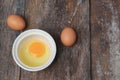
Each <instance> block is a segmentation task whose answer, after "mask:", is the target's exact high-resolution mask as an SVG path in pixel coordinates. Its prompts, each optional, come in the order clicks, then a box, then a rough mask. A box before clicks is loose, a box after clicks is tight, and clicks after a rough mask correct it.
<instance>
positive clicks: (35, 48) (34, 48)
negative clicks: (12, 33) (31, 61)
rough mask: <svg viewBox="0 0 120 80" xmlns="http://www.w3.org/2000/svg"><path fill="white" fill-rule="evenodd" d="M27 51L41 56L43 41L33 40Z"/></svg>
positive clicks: (43, 51)
mask: <svg viewBox="0 0 120 80" xmlns="http://www.w3.org/2000/svg"><path fill="white" fill-rule="evenodd" d="M29 52H30V54H31V55H32V56H34V57H41V56H43V55H44V53H45V44H44V43H43V42H33V43H32V44H31V45H30V47H29Z"/></svg>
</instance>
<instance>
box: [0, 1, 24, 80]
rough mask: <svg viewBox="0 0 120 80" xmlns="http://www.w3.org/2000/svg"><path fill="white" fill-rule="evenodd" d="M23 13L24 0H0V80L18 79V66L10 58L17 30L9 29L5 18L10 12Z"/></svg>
mask: <svg viewBox="0 0 120 80" xmlns="http://www.w3.org/2000/svg"><path fill="white" fill-rule="evenodd" d="M13 13H16V14H20V15H24V0H0V80H19V74H20V68H19V67H18V66H17V65H16V64H15V62H14V60H13V58H12V53H11V49H12V43H13V41H14V39H15V38H16V37H17V35H18V34H19V33H20V32H18V31H13V30H11V29H10V28H9V27H8V26H7V24H6V19H7V16H8V15H10V14H13Z"/></svg>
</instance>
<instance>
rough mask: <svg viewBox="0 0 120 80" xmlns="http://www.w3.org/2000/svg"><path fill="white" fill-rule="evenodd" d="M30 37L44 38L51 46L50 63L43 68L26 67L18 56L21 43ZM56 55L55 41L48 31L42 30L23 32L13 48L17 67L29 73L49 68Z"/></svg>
mask: <svg viewBox="0 0 120 80" xmlns="http://www.w3.org/2000/svg"><path fill="white" fill-rule="evenodd" d="M30 35H40V36H44V37H45V38H46V39H47V40H48V42H49V44H50V46H51V47H50V50H51V55H50V58H49V59H48V61H47V62H46V63H45V64H43V65H42V66H38V67H29V66H27V65H25V64H24V63H23V62H22V61H21V60H20V59H19V56H18V47H19V44H20V42H21V41H22V40H23V39H24V38H26V37H27V36H30ZM55 55H56V44H55V41H54V39H53V38H52V36H51V35H50V34H49V33H47V32H46V31H43V30H40V29H31V30H27V31H25V32H22V33H21V34H20V35H19V36H18V37H17V38H16V39H15V41H14V43H13V47H12V56H13V59H14V61H15V62H16V63H17V65H18V66H19V67H21V68H22V69H24V70H27V71H40V70H43V69H45V68H47V67H48V66H49V65H50V64H51V63H52V62H53V60H54V58H55Z"/></svg>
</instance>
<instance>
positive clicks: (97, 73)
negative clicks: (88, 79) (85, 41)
mask: <svg viewBox="0 0 120 80" xmlns="http://www.w3.org/2000/svg"><path fill="white" fill-rule="evenodd" d="M119 4H120V0H91V9H92V11H91V15H92V16H91V54H92V78H93V80H119V79H120V23H119V22H120V5H119Z"/></svg>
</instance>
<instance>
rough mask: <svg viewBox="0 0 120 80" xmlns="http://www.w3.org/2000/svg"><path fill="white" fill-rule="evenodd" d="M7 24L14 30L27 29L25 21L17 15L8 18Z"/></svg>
mask: <svg viewBox="0 0 120 80" xmlns="http://www.w3.org/2000/svg"><path fill="white" fill-rule="evenodd" d="M7 24H8V26H9V27H10V28H11V29H13V30H23V29H24V28H25V20H24V19H23V18H22V17H21V16H19V15H15V14H13V15H10V16H8V18H7Z"/></svg>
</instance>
